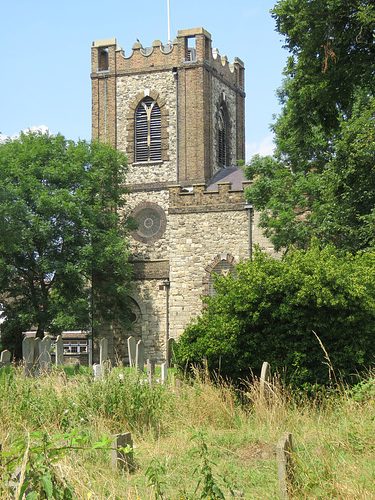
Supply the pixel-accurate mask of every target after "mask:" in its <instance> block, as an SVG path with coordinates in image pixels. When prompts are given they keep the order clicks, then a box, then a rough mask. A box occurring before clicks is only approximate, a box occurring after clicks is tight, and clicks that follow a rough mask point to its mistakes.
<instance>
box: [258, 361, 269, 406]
mask: <svg viewBox="0 0 375 500" xmlns="http://www.w3.org/2000/svg"><path fill="white" fill-rule="evenodd" d="M270 380H271V367H270V365H269V364H268V363H267V361H265V362H264V363H263V365H262V371H261V373H260V395H261V397H262V398H263V397H264V396H266V397H267V396H268V395H269V393H270V386H269V383H270Z"/></svg>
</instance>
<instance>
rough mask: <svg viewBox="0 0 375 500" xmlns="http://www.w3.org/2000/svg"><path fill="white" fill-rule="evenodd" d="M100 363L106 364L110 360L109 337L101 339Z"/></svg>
mask: <svg viewBox="0 0 375 500" xmlns="http://www.w3.org/2000/svg"><path fill="white" fill-rule="evenodd" d="M99 359H100V365H101V366H104V364H105V363H106V361H108V339H101V340H100V358H99Z"/></svg>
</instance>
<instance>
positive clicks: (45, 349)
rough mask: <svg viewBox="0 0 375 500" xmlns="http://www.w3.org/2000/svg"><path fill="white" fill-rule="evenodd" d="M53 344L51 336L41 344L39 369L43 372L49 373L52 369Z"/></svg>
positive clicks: (46, 337)
mask: <svg viewBox="0 0 375 500" xmlns="http://www.w3.org/2000/svg"><path fill="white" fill-rule="evenodd" d="M51 344H52V337H50V336H49V335H46V336H45V337H44V338H43V339H42V340H41V341H40V342H39V367H40V370H41V371H42V372H47V371H48V370H50V368H51Z"/></svg>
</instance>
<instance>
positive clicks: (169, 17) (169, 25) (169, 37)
mask: <svg viewBox="0 0 375 500" xmlns="http://www.w3.org/2000/svg"><path fill="white" fill-rule="evenodd" d="M167 8H168V43H171V13H170V8H169V0H167Z"/></svg>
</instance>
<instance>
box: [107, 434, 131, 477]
mask: <svg viewBox="0 0 375 500" xmlns="http://www.w3.org/2000/svg"><path fill="white" fill-rule="evenodd" d="M112 439H113V442H112V444H111V460H112V470H117V469H127V470H129V471H130V470H132V469H133V467H134V462H133V441H132V437H131V434H130V432H126V433H125V434H115V435H113V436H112ZM127 447H130V448H131V450H129V451H128V452H126V451H125V450H124V448H127Z"/></svg>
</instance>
